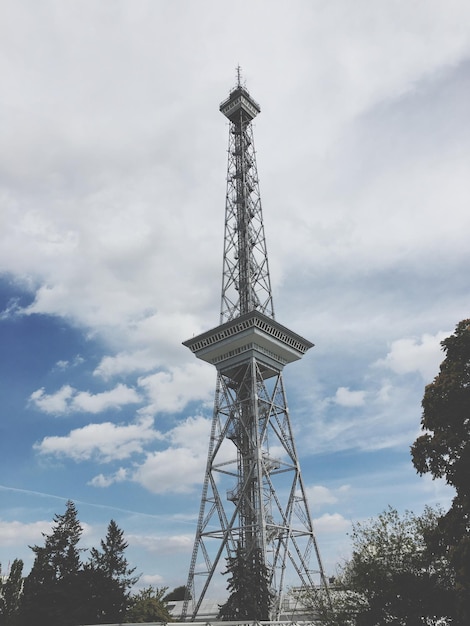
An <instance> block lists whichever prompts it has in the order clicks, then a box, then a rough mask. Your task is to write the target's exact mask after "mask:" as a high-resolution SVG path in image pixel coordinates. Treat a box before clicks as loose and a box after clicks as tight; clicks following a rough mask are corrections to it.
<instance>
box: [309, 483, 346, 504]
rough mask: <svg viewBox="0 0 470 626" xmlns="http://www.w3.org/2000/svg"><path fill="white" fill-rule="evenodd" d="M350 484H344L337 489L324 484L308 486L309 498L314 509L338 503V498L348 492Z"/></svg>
mask: <svg viewBox="0 0 470 626" xmlns="http://www.w3.org/2000/svg"><path fill="white" fill-rule="evenodd" d="M349 489H350V487H349V485H342V486H341V487H339V488H336V489H329V488H328V487H325V486H323V485H312V486H311V487H307V490H306V491H307V499H308V503H309V505H310V506H311V507H312V508H313V509H319V508H322V507H324V506H325V505H327V504H336V503H337V502H338V500H339V499H340V498H341V497H343V496H344V494H347V493H348V491H349Z"/></svg>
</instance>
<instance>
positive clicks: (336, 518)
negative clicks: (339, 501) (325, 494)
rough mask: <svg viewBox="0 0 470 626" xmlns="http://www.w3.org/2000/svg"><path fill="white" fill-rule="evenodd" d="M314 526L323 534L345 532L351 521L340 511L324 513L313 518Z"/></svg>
mask: <svg viewBox="0 0 470 626" xmlns="http://www.w3.org/2000/svg"><path fill="white" fill-rule="evenodd" d="M313 527H314V529H315V531H316V532H318V533H322V534H327V533H328V534H329V533H338V532H345V531H346V530H348V529H349V528H350V527H351V522H350V521H348V520H347V519H345V518H344V517H343V516H342V515H341V514H340V513H324V514H323V515H321V516H320V517H316V518H314V520H313Z"/></svg>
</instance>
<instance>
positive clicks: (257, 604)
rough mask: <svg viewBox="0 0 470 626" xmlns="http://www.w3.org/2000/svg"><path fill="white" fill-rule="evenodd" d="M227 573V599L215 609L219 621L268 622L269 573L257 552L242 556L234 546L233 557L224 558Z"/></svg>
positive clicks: (240, 548)
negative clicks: (244, 620) (245, 620)
mask: <svg viewBox="0 0 470 626" xmlns="http://www.w3.org/2000/svg"><path fill="white" fill-rule="evenodd" d="M224 574H230V578H229V579H228V585H227V589H228V591H229V592H230V595H229V597H228V600H227V601H226V602H225V603H224V604H223V605H221V606H220V607H219V618H220V619H223V620H232V621H233V620H242V619H247V620H258V621H260V620H269V619H270V612H271V606H272V602H273V593H272V591H271V589H270V586H269V573H268V569H267V567H266V565H265V563H264V561H263V558H262V552H261V550H259V549H255V550H252V551H251V552H250V553H248V554H247V553H246V552H245V550H244V549H243V548H242V547H241V546H238V548H237V550H236V553H235V555H234V556H233V557H229V558H228V559H227V571H226V572H224Z"/></svg>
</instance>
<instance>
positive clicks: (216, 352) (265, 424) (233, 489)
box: [182, 67, 326, 620]
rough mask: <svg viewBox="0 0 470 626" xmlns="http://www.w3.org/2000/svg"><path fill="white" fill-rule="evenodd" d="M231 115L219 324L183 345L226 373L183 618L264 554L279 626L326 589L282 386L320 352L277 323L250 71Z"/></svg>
mask: <svg viewBox="0 0 470 626" xmlns="http://www.w3.org/2000/svg"><path fill="white" fill-rule="evenodd" d="M220 111H221V112H222V113H223V114H224V115H225V117H226V118H227V119H228V120H229V143H228V165H227V193H226V202H225V236H224V258H223V271H222V297H221V307H220V324H219V326H217V327H216V328H214V329H212V330H209V331H207V332H205V333H203V334H202V335H199V336H197V337H194V338H192V339H190V340H188V341H185V342H184V345H185V346H187V347H188V348H189V349H190V350H191V351H192V352H193V353H194V354H195V355H196V356H197V357H198V358H200V359H202V360H204V361H206V362H208V363H211V364H213V365H214V366H215V367H216V369H217V384H216V391H215V400H214V412H213V418H212V428H211V436H210V440H209V451H208V458H207V465H206V473H205V477H204V483H203V489H202V498H201V506H200V511H199V518H198V525H197V530H196V538H195V542H194V548H193V553H192V557H191V563H190V569H189V575H188V583H187V597H186V599H185V602H184V607H183V616H182V617H183V618H185V617H186V615H187V613H188V608H189V604H190V602H191V611H190V614H191V617H192V619H193V620H194V619H195V618H196V616H197V614H198V612H199V610H200V607H201V603H202V600H203V599H204V597H205V596H206V592H207V591H208V589H209V587H210V586H211V584H213V585H214V586H215V581H216V579H217V578H218V577H219V576H220V571H221V570H223V569H224V566H225V563H224V559H225V558H227V557H230V556H233V555H235V553H236V551H237V549H240V548H241V549H242V550H243V552H244V554H246V555H250V554H254V552H255V551H256V552H257V554H261V558H262V562H263V564H264V565H265V566H266V570H267V572H268V575H269V583H270V586H271V589H272V590H273V591H274V594H275V601H274V606H273V611H272V618H273V619H280V616H281V609H282V603H283V598H284V595H285V590H286V588H287V586H296V587H299V586H308V587H309V588H310V589H312V590H315V589H317V588H318V586H319V585H325V586H326V579H325V574H324V571H323V566H322V563H321V558H320V553H319V550H318V546H317V542H316V539H315V535H314V531H313V525H312V519H311V515H310V510H309V508H308V504H307V498H306V492H305V486H304V483H303V479H302V476H301V472H300V464H299V460H298V456H297V451H296V447H295V443H294V437H293V433H292V427H291V423H290V418H289V412H288V408H287V400H286V394H285V391H284V384H283V378H282V370H283V368H284V366H285V365H287V364H288V363H291V362H293V361H295V360H298V359H300V358H301V357H302V356H303V354H305V352H306V351H307V350H308V349H309V348H311V347H312V346H313V344H312V343H311V342H309V341H308V340H307V339H304V338H303V337H301V336H300V335H297V334H296V333H294V332H293V331H291V330H289V329H288V328H286V327H285V326H282V325H281V324H279V323H278V322H277V321H275V318H274V307H273V299H272V293H271V283H270V275H269V267H268V255H267V249H266V240H265V235H264V226H263V217H262V210H261V197H260V193H259V185H258V173H257V166H256V155H255V149H254V140H253V129H252V124H251V122H252V121H253V119H254V118H255V117H256V116H257V115H258V114H259V113H260V112H261V109H260V106H259V104H258V103H257V102H256V101H255V100H254V99H253V98H252V97H251V96H250V94H249V92H248V91H247V89H246V88H245V87H243V86H242V85H241V84H240V67H238V68H237V85H236V86H235V87H234V89H232V91H231V92H230V94H229V97H228V98H227V99H226V100H224V101H223V102H222V103H221V105H220ZM312 562H314V563H312ZM219 582H220V581H219ZM199 583H200V584H199ZM219 593H220V592H219Z"/></svg>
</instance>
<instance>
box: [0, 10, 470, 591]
mask: <svg viewBox="0 0 470 626" xmlns="http://www.w3.org/2000/svg"><path fill="white" fill-rule="evenodd" d="M237 7H238V8H237V11H236V12H234V10H233V4H232V3H227V2H223V1H222V2H220V0H217V1H215V0H211V1H209V0H200V2H198V3H192V2H189V1H188V0H186V1H182V0H176V1H174V2H172V3H165V2H155V1H150V0H135V1H133V2H130V1H128V2H124V1H111V0H101V1H100V2H99V3H96V2H92V1H88V0H82V1H81V2H73V1H69V0H65V1H64V0H60V1H59V0H55V1H53V0H45V1H44V2H41V3H36V2H33V1H32V0H30V1H28V0H26V1H25V2H22V3H18V2H15V1H13V0H6V1H4V2H3V3H2V7H1V8H0V18H1V19H0V70H1V75H2V83H3V85H2V95H1V97H0V120H1V122H0V145H1V149H0V226H1V227H0V340H1V346H2V349H1V351H0V391H1V397H2V403H1V411H2V415H1V422H0V424H1V425H0V429H1V430H0V435H1V437H0V445H1V454H0V462H1V470H0V477H1V478H0V562H1V563H2V566H3V569H4V570H5V569H7V567H8V563H9V562H11V561H13V559H14V558H17V557H18V558H23V559H24V561H25V572H26V573H27V572H28V571H29V569H30V567H31V564H32V552H31V550H30V549H29V548H28V545H31V544H35V543H41V540H42V539H41V532H46V533H47V532H48V531H49V530H50V524H51V520H52V517H53V515H54V514H55V513H62V512H63V511H64V509H65V502H66V500H67V499H73V500H74V501H75V502H76V503H77V507H78V511H79V518H80V520H81V522H82V523H83V526H84V536H83V547H87V546H93V545H97V544H98V542H99V540H100V539H101V538H102V537H104V535H105V533H106V526H107V524H108V522H109V520H110V519H111V518H113V519H115V520H116V522H117V523H118V525H119V526H120V527H121V528H122V529H123V530H124V532H125V534H126V537H127V540H128V542H129V549H128V557H129V560H130V562H131V564H132V565H134V566H136V568H137V571H138V572H139V573H142V577H141V581H140V584H141V585H149V584H154V585H155V584H156V585H159V586H162V585H165V586H168V587H170V588H173V587H175V586H178V585H181V584H184V583H185V582H186V577H187V572H188V568H189V560H190V554H191V548H192V543H193V538H194V532H195V528H196V519H197V512H198V506H199V498H200V491H201V482H202V479H203V473H204V466H205V459H206V451H207V445H208V437H209V430H208V429H209V423H210V418H211V412H212V399H213V392H214V385H215V371H213V370H212V368H211V367H210V366H209V365H207V364H205V363H202V362H198V361H197V360H196V359H195V358H194V357H193V355H192V354H191V353H190V352H189V351H188V350H186V349H185V348H184V347H183V346H182V341H184V340H186V339H188V338H190V337H191V336H193V335H195V334H198V333H200V332H203V331H204V330H207V329H209V328H211V327H213V326H215V325H217V323H218V316H219V300H220V288H221V272H222V244H223V220H224V199H225V175H226V148H227V142H228V137H227V125H226V123H225V122H226V120H224V118H223V116H222V115H221V114H220V113H219V111H218V105H219V103H220V102H221V101H222V100H223V99H224V98H225V97H226V96H227V95H228V93H229V90H230V89H231V88H232V87H233V86H234V83H235V80H236V72H235V68H236V66H237V65H238V64H240V65H241V67H242V70H243V73H244V77H245V79H246V81H247V87H248V89H249V90H250V93H251V94H252V96H253V97H254V98H255V99H256V100H257V101H258V102H259V103H260V105H261V109H262V112H261V115H260V116H259V117H258V118H257V119H256V121H255V141H256V147H257V159H258V172H259V175H260V188H261V195H262V201H263V211H264V221H265V231H266V237H267V243H268V251H269V260H270V269H271V279H272V284H273V290H274V304H275V310H276V318H277V320H278V321H279V322H280V323H282V324H284V325H286V326H288V327H289V328H292V330H294V331H295V332H298V333H299V334H301V335H303V336H305V337H306V338H308V339H309V340H311V341H313V342H314V343H315V347H314V348H313V349H312V350H310V351H309V352H308V353H307V355H306V356H305V357H304V358H303V359H302V360H301V361H299V362H297V363H295V364H291V365H290V366H289V367H288V368H286V371H285V383H286V390H287V394H288V402H289V408H290V413H291V419H292V422H293V426H294V430H295V433H296V440H297V447H298V451H299V455H300V458H301V465H302V472H303V476H304V481H305V483H306V485H307V487H308V492H309V497H310V506H311V509H312V514H313V518H314V523H315V527H316V532H317V538H318V542H319V547H320V551H321V553H322V557H323V561H324V564H325V567H326V570H327V572H328V573H329V574H334V572H335V567H336V564H337V563H339V562H341V561H342V560H343V559H345V558H347V556H348V554H349V550H350V545H349V537H348V532H349V531H350V528H351V522H354V521H361V520H364V519H366V518H369V517H371V516H375V515H378V514H379V513H380V512H381V511H382V510H384V509H385V508H386V507H387V506H388V505H392V506H394V507H396V508H397V509H398V510H400V511H404V510H405V509H409V510H413V511H415V512H417V513H419V512H421V511H422V509H423V507H424V506H425V505H426V504H430V505H435V504H437V503H440V504H441V505H442V506H443V507H444V508H446V507H447V506H448V505H449V503H450V500H451V498H452V492H451V490H449V489H448V488H447V487H446V486H445V485H444V484H442V483H440V482H432V481H431V480H429V479H428V478H420V477H418V476H417V475H416V473H415V471H414V469H413V467H412V465H411V461H410V455H409V448H410V445H411V444H412V443H413V441H414V439H415V438H416V436H417V435H418V433H419V423H420V416H421V406H420V402H421V398H422V395H423V392H424V386H425V384H426V383H428V382H430V381H431V380H432V379H433V377H434V376H435V375H436V374H437V372H438V368H439V363H440V362H441V360H442V358H443V355H442V352H441V351H440V346H439V342H440V341H441V340H442V339H443V338H444V337H446V336H448V335H449V334H450V333H451V332H452V331H453V329H454V327H455V325H456V324H457V322H458V321H460V320H461V319H464V318H466V317H468V315H469V273H468V267H469V264H470V248H469V246H468V232H469V231H470V212H469V210H468V206H469V199H470V182H469V181H470V177H469V175H468V171H469V165H470V156H469V155H470V152H469V150H470V126H469V124H468V103H469V99H470V98H469V97H470V7H469V6H468V3H466V2H465V1H464V0H462V1H457V0H455V1H451V2H446V3H445V4H444V3H442V2H438V1H428V2H426V3H424V2H409V1H405V0H403V1H401V0H397V1H395V2H388V3H376V2H374V3H372V2H369V1H366V0H357V1H356V2H354V3H351V2H349V1H346V0H336V1H334V2H324V1H320V0H308V1H307V0H297V1H296V2H295V3H291V4H290V5H289V7H287V4H286V3H285V2H278V1H276V0H274V1H272V0H270V1H269V2H268V1H267V0H260V1H259V2H256V3H253V2H248V1H247V0H241V2H239V3H238V4H237Z"/></svg>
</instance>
